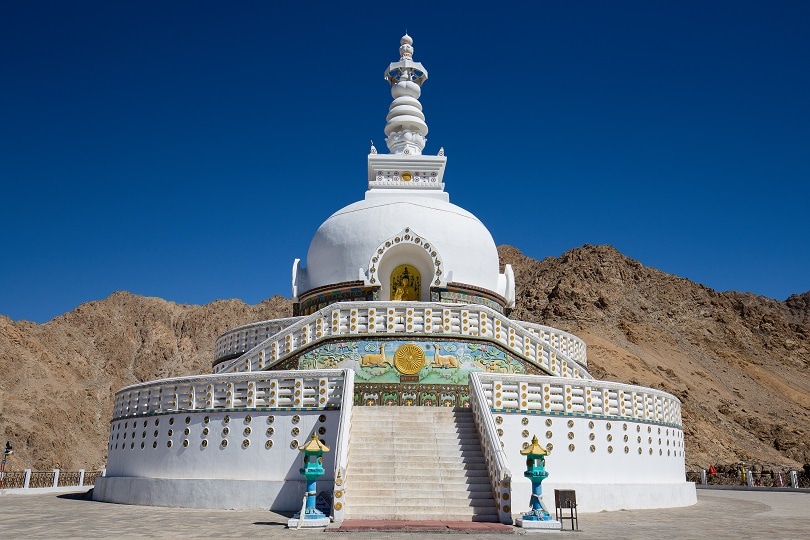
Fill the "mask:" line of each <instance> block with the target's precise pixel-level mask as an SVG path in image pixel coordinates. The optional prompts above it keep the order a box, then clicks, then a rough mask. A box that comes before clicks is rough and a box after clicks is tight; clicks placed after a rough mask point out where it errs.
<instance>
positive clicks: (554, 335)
mask: <svg viewBox="0 0 810 540" xmlns="http://www.w3.org/2000/svg"><path fill="white" fill-rule="evenodd" d="M514 322H515V323H516V324H519V325H520V326H522V327H523V328H525V329H526V330H528V331H529V332H531V333H532V334H534V335H536V336H537V337H539V338H540V339H542V340H543V341H545V342H546V343H548V344H549V345H551V346H552V347H554V348H555V349H557V350H558V351H560V352H562V353H563V354H565V355H567V356H568V357H569V358H571V359H572V360H574V361H576V362H579V363H580V364H582V365H583V366H587V365H588V354H587V352H588V351H587V346H586V345H585V342H584V341H582V340H581V339H579V338H578V337H577V336H575V335H574V334H569V333H568V332H564V331H562V330H559V329H557V328H552V327H551V326H545V325H542V324H536V323H531V322H526V321H514Z"/></svg>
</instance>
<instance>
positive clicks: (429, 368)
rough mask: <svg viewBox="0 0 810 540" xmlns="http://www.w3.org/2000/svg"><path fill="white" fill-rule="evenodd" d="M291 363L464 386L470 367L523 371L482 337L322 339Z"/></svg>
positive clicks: (358, 375) (369, 378)
mask: <svg viewBox="0 0 810 540" xmlns="http://www.w3.org/2000/svg"><path fill="white" fill-rule="evenodd" d="M295 368H297V369H345V368H350V369H353V370H354V371H355V381H356V382H357V383H400V382H408V383H418V384H445V385H446V384H453V385H465V386H466V385H467V383H468V379H469V374H470V372H473V371H483V372H488V373H521V374H522V373H526V369H525V367H524V365H523V363H522V362H520V361H519V360H517V359H515V358H513V357H512V356H511V355H509V354H507V353H506V352H504V351H502V350H501V349H499V348H497V347H494V346H492V345H488V344H486V343H474V342H457V341H438V340H437V341H412V340H401V339H392V340H363V339H360V340H357V341H333V342H329V343H324V344H323V345H320V346H318V347H315V348H314V349H312V350H309V351H307V352H306V353H304V354H302V355H301V356H300V357H298V365H297V366H295Z"/></svg>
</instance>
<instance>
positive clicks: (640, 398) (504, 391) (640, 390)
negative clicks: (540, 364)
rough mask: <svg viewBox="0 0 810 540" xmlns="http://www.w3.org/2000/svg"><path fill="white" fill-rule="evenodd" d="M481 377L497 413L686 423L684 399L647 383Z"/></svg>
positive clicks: (537, 377)
mask: <svg viewBox="0 0 810 540" xmlns="http://www.w3.org/2000/svg"><path fill="white" fill-rule="evenodd" d="M476 378H477V379H478V380H480V384H481V386H482V388H483V392H484V394H485V396H486V399H487V404H488V405H489V408H490V409H491V410H492V411H500V410H509V411H520V412H532V411H535V412H538V413H549V414H564V415H566V416H598V417H603V418H608V419H611V420H613V419H615V420H623V421H636V422H639V421H640V422H655V423H659V424H666V425H670V426H675V427H678V428H681V427H682V418H681V402H680V400H679V399H678V398H676V397H675V396H673V395H671V394H667V393H666V392H661V391H659V390H652V389H650V388H644V387H643V386H634V385H630V384H622V383H615V382H606V381H598V380H595V379H590V380H583V379H563V378H559V377H544V376H537V375H506V374H504V375H501V374H489V373H478V374H476ZM470 399H472V395H471V396H470Z"/></svg>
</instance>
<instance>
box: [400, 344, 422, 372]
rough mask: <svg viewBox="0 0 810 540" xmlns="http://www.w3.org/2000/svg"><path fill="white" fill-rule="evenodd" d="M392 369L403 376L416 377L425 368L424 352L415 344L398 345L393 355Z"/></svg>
mask: <svg viewBox="0 0 810 540" xmlns="http://www.w3.org/2000/svg"><path fill="white" fill-rule="evenodd" d="M394 367H395V368H397V370H398V371H399V372H400V373H403V374H405V375H416V374H417V373H419V371H420V370H421V369H422V368H423V367H425V351H423V350H422V347H420V346H419V345H417V344H416V343H405V344H403V345H400V347H399V348H398V349H397V352H395V353H394Z"/></svg>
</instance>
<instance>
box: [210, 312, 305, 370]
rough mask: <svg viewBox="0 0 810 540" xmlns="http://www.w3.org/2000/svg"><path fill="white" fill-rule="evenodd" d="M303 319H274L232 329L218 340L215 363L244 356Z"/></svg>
mask: <svg viewBox="0 0 810 540" xmlns="http://www.w3.org/2000/svg"><path fill="white" fill-rule="evenodd" d="M301 318H302V317H288V318H286V319H273V320H270V321H260V322H255V323H251V324H246V325H244V326H237V327H236V328H231V329H230V330H228V331H227V332H225V333H223V334H222V335H221V336H219V337H218V338H217V343H216V347H215V351H214V362H217V361H219V360H220V359H222V358H233V357H234V356H236V355H242V354H244V353H245V352H247V351H249V350H250V349H252V348H253V347H255V346H256V345H258V344H259V343H261V342H262V341H264V340H265V339H268V338H269V337H270V336H273V335H275V334H277V333H279V332H281V331H282V330H283V329H285V328H287V327H288V326H290V325H291V324H293V323H295V322H296V321H299V320H301Z"/></svg>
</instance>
